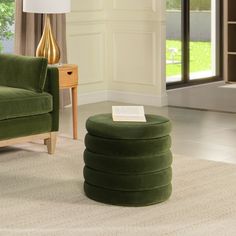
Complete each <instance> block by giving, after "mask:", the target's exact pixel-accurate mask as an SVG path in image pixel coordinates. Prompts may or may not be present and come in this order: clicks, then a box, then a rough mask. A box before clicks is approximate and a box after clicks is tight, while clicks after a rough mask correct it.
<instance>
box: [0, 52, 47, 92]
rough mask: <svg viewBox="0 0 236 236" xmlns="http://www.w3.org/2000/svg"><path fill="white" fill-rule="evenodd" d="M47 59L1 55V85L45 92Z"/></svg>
mask: <svg viewBox="0 0 236 236" xmlns="http://www.w3.org/2000/svg"><path fill="white" fill-rule="evenodd" d="M46 73H47V59H45V58H35V57H26V56H17V55H7V54H0V85H2V86H8V87H14V88H23V89H27V90H31V91H35V92H40V93H41V92H43V89H44V84H45V79H46Z"/></svg>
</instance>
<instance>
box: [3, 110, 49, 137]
mask: <svg viewBox="0 0 236 236" xmlns="http://www.w3.org/2000/svg"><path fill="white" fill-rule="evenodd" d="M51 129H52V116H51V115H50V113H47V114H43V115H37V116H27V117H20V118H15V119H7V120H2V121H0V140H5V139H11V138H18V137H24V136H29V135H35V134H42V133H47V132H50V131H51Z"/></svg>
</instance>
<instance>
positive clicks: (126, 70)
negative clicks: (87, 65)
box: [112, 31, 157, 86]
mask: <svg viewBox="0 0 236 236" xmlns="http://www.w3.org/2000/svg"><path fill="white" fill-rule="evenodd" d="M112 38H113V60H112V61H113V82H120V83H126V84H140V85H149V86H150V85H151V86H155V85H156V63H157V60H156V54H155V51H156V33H155V32H147V31H143V32H142V31H115V32H113V37H112ZM148 47H149V48H148Z"/></svg>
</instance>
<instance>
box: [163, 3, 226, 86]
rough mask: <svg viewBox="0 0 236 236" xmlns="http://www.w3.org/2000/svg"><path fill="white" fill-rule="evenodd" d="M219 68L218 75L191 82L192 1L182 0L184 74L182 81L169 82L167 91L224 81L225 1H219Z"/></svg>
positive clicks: (182, 73)
mask: <svg viewBox="0 0 236 236" xmlns="http://www.w3.org/2000/svg"><path fill="white" fill-rule="evenodd" d="M219 8H220V9H219V28H220V29H219V68H218V72H219V73H218V75H216V76H212V77H206V78H201V79H194V80H190V48H189V45H190V0H181V42H182V59H181V63H182V72H181V80H180V81H176V82H167V81H166V87H167V89H174V88H180V87H187V86H193V85H198V84H204V83H211V82H217V81H222V80H223V12H224V10H223V0H219Z"/></svg>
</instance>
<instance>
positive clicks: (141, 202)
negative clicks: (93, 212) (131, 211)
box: [84, 182, 172, 207]
mask: <svg viewBox="0 0 236 236" xmlns="http://www.w3.org/2000/svg"><path fill="white" fill-rule="evenodd" d="M84 191H85V193H86V195H87V197H89V198H91V199H93V200H95V201H98V202H102V203H107V204H112V205H118V206H130V207H131V206H134V207H138V206H149V205H152V204H156V203H160V202H164V201H166V200H167V199H169V198H170V196H171V193H172V185H171V184H169V185H167V186H162V187H159V188H155V189H152V190H145V191H118V190H111V189H106V188H100V187H97V186H95V185H91V184H88V183H87V182H85V183H84Z"/></svg>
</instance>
